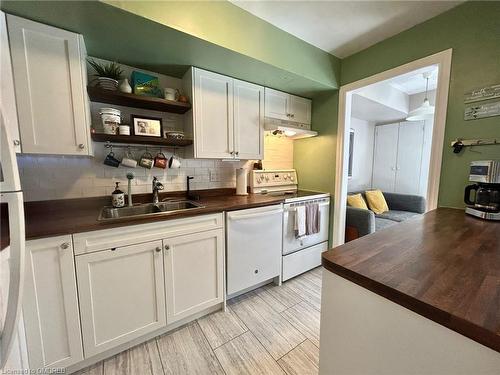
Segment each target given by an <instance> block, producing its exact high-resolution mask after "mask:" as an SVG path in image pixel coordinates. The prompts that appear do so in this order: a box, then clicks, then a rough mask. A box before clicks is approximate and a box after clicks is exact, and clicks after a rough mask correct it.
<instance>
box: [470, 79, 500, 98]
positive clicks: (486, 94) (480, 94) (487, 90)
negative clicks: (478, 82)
mask: <svg viewBox="0 0 500 375" xmlns="http://www.w3.org/2000/svg"><path fill="white" fill-rule="evenodd" d="M494 98H500V83H499V84H496V85H491V86H486V87H480V88H478V89H474V90H472V91H469V92H466V93H465V95H464V103H473V102H479V101H481V100H488V99H494Z"/></svg>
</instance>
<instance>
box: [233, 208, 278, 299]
mask: <svg viewBox="0 0 500 375" xmlns="http://www.w3.org/2000/svg"><path fill="white" fill-rule="evenodd" d="M282 227H283V206H282V205H281V204H280V205H272V206H266V207H259V208H250V209H246V210H240V211H232V212H228V213H227V214H226V236H227V241H226V244H227V295H228V296H233V295H235V294H237V293H238V292H243V291H246V290H250V289H251V288H252V287H254V286H259V285H262V284H263V283H265V282H266V281H271V280H272V279H273V278H275V277H280V275H281V248H282Z"/></svg>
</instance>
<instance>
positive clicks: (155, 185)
mask: <svg viewBox="0 0 500 375" xmlns="http://www.w3.org/2000/svg"><path fill="white" fill-rule="evenodd" d="M158 190H163V184H162V183H161V182H160V181H158V179H157V178H156V177H153V204H157V203H158V202H159V199H158Z"/></svg>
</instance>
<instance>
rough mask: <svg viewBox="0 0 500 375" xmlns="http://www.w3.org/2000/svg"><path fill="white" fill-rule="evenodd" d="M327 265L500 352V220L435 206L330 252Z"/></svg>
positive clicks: (324, 262)
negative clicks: (495, 220)
mask: <svg viewBox="0 0 500 375" xmlns="http://www.w3.org/2000/svg"><path fill="white" fill-rule="evenodd" d="M322 262H323V266H324V267H325V268H326V269H327V270H329V271H331V272H333V273H335V274H337V275H339V276H341V277H343V278H345V279H347V280H350V281H352V282H354V283H356V284H358V285H360V286H362V287H364V288H366V289H368V290H370V291H372V292H374V293H377V294H379V295H380V296H382V297H385V298H387V299H389V300H391V301H393V302H395V303H397V304H399V305H401V306H404V307H405V308H407V309H409V310H412V311H414V312H416V313H418V314H420V315H422V316H424V317H426V318H428V319H431V320H433V321H435V322H437V323H439V324H441V325H443V326H445V327H448V328H450V329H452V330H454V331H456V332H458V333H460V334H462V335H464V336H467V337H469V338H471V339H472V340H475V341H476V342H478V343H480V344H483V345H485V346H487V347H490V348H491V349H494V350H496V351H497V352H500V222H492V221H484V220H481V219H477V218H474V217H471V216H468V215H466V214H465V213H464V211H463V210H459V209H451V208H438V209H436V210H434V211H431V212H428V213H426V214H425V215H422V216H420V217H417V218H414V219H410V220H408V221H406V222H404V223H401V224H398V225H394V226H392V227H390V228H387V229H385V230H382V231H380V232H376V233H374V234H371V235H368V236H365V237H362V238H359V239H357V240H355V241H351V242H348V243H346V244H344V245H342V246H339V247H336V248H334V249H331V250H328V251H327V252H325V253H323V260H322Z"/></svg>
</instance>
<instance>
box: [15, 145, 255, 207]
mask: <svg viewBox="0 0 500 375" xmlns="http://www.w3.org/2000/svg"><path fill="white" fill-rule="evenodd" d="M93 146H94V157H93V158H82V157H71V156H45V155H40V156H39V155H36V156H35V155H19V156H18V157H17V161H18V164H19V171H20V175H21V185H22V188H23V191H24V197H25V200H26V201H38V200H49V199H68V198H83V197H96V196H103V195H109V194H111V192H112V191H113V190H114V186H115V182H120V187H121V188H122V190H123V191H126V189H127V179H126V177H125V175H126V174H127V173H128V172H132V173H134V175H135V178H134V180H133V181H132V193H133V194H140V193H151V182H152V179H153V176H156V177H158V179H159V180H160V181H161V182H162V183H163V185H164V186H165V190H164V191H179V190H186V176H194V179H193V180H192V181H191V185H192V188H193V189H216V188H228V187H229V188H231V187H235V186H236V173H235V169H236V168H242V167H245V168H251V166H252V164H253V161H239V162H223V161H220V160H212V159H209V160H200V159H184V158H183V154H182V150H180V151H179V152H178V153H177V156H178V157H179V159H180V161H181V167H180V168H178V169H159V168H153V169H149V170H148V169H144V168H142V167H139V166H138V167H137V168H124V167H121V166H120V167H118V168H114V167H110V166H107V165H104V164H103V160H104V157H105V156H106V155H107V153H108V152H109V150H108V149H105V148H104V145H103V144H102V143H94V144H93ZM144 150H145V149H144ZM123 151H125V150H122V149H120V150H114V152H115V155H116V156H118V157H119V158H121V156H122V153H123ZM149 151H150V152H151V153H152V154H153V156H154V155H155V154H156V152H157V151H158V149H157V148H156V149H155V148H153V147H151V148H149ZM163 153H164V154H165V156H167V157H170V156H171V155H172V151H170V152H166V151H165V150H164V151H163ZM141 154H142V150H139V151H138V152H137V151H134V156H135V157H136V158H137V159H138V158H139V157H140V156H141Z"/></svg>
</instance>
